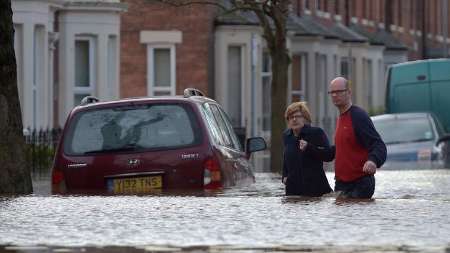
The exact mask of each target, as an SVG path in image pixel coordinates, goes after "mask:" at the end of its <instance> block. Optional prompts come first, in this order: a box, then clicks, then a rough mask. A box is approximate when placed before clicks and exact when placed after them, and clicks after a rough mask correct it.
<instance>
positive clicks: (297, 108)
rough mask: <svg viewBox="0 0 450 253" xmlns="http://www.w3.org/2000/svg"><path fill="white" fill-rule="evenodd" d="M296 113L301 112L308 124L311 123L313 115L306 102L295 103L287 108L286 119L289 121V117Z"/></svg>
mask: <svg viewBox="0 0 450 253" xmlns="http://www.w3.org/2000/svg"><path fill="white" fill-rule="evenodd" d="M295 112H301V114H302V115H303V117H304V118H305V119H306V121H307V122H308V123H311V122H312V120H311V113H310V112H309V109H308V106H307V105H306V102H294V103H292V104H290V105H289V106H288V107H287V108H286V112H285V113H284V118H285V119H286V120H289V117H290V116H292V114H294V113H295Z"/></svg>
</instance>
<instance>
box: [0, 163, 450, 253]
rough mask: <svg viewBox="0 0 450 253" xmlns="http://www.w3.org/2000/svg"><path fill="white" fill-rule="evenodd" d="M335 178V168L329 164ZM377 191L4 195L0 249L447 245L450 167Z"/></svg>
mask: <svg viewBox="0 0 450 253" xmlns="http://www.w3.org/2000/svg"><path fill="white" fill-rule="evenodd" d="M327 177H328V179H329V181H330V184H331V185H332V186H334V181H333V173H332V172H327ZM376 180H377V188H376V191H375V195H374V199H373V200H372V201H342V200H336V198H335V197H334V196H325V197H321V198H299V197H285V196H284V189H283V187H282V185H281V183H280V176H279V175H277V174H270V173H258V174H257V183H255V184H253V185H251V186H248V187H245V188H240V189H226V190H223V191H220V192H215V193H209V194H188V195H180V194H160V195H153V196H152V195H149V196H57V195H53V196H52V195H50V193H49V185H48V181H46V180H35V181H34V187H35V193H34V194H33V195H28V196H19V197H0V245H2V246H0V252H173V251H175V252H444V253H449V252H450V170H408V171H383V170H380V171H379V172H377V174H376Z"/></svg>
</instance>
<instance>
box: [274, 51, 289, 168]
mask: <svg viewBox="0 0 450 253" xmlns="http://www.w3.org/2000/svg"><path fill="white" fill-rule="evenodd" d="M280 47H281V45H280ZM284 48H286V46H284ZM272 59H274V61H273V62H275V63H276V64H273V65H272V73H273V76H272V77H273V79H272V118H271V125H272V131H271V148H270V158H271V160H270V167H271V170H272V171H273V172H281V170H282V163H283V139H282V134H283V130H284V129H285V128H286V122H285V119H284V111H285V110H286V100H287V99H286V94H287V83H288V67H289V63H290V58H289V56H288V54H287V51H283V49H280V48H279V51H277V52H275V53H274V54H272Z"/></svg>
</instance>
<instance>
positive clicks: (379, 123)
mask: <svg viewBox="0 0 450 253" xmlns="http://www.w3.org/2000/svg"><path fill="white" fill-rule="evenodd" d="M373 123H374V125H375V128H376V129H377V131H378V132H379V133H380V135H381V138H382V139H383V141H384V142H385V143H386V144H397V143H406V142H419V141H430V140H433V139H434V134H433V130H432V129H433V128H432V126H431V123H430V121H429V119H428V118H426V117H421V118H389V119H379V120H374V121H373Z"/></svg>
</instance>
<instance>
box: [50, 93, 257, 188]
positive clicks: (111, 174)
mask: <svg viewBox="0 0 450 253" xmlns="http://www.w3.org/2000/svg"><path fill="white" fill-rule="evenodd" d="M265 148H266V143H265V141H264V139H263V138H261V137H254V138H249V139H247V140H246V145H245V151H244V150H243V148H242V146H241V143H240V142H239V140H238V137H237V136H236V134H235V132H234V131H233V128H232V126H231V123H230V121H229V118H228V116H227V115H226V113H225V112H224V110H223V109H222V108H221V106H220V105H219V104H218V103H217V102H216V101H214V100H212V99H210V98H207V97H205V96H203V94H202V93H201V92H200V91H198V90H195V89H187V90H185V93H184V96H170V97H158V98H130V99H123V100H118V101H110V102H99V101H98V100H97V99H95V98H93V97H86V98H85V99H83V101H82V104H81V105H80V106H77V107H75V108H74V109H73V110H72V111H71V112H70V114H69V116H68V118H67V121H66V124H65V126H64V129H63V133H62V136H61V139H60V142H59V145H58V148H57V151H56V154H55V159H54V164H53V168H52V190H53V193H65V192H69V193H70V192H86V191H91V190H94V191H106V192H110V193H113V194H129V193H132V194H134V193H148V192H152V191H155V190H164V189H217V188H222V187H229V186H235V185H241V184H245V183H252V182H254V180H255V177H254V174H253V170H252V166H251V164H250V162H249V157H250V154H251V153H252V152H255V151H259V150H263V149H265Z"/></svg>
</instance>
